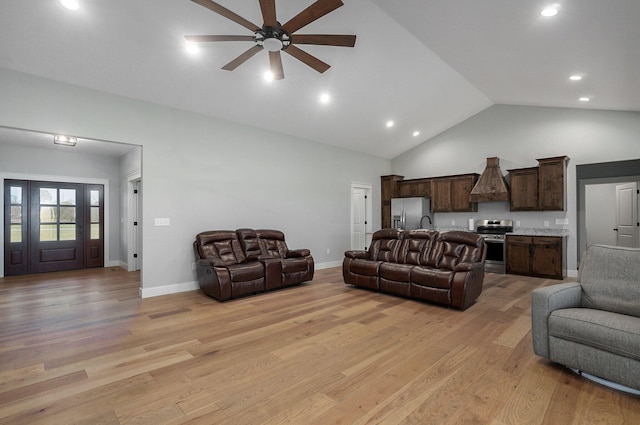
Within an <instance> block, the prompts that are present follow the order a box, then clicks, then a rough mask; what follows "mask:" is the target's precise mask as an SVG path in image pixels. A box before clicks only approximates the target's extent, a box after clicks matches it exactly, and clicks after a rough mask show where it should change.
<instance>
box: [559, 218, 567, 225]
mask: <svg viewBox="0 0 640 425" xmlns="http://www.w3.org/2000/svg"><path fill="white" fill-rule="evenodd" d="M556 224H561V225H566V224H569V219H568V218H556Z"/></svg>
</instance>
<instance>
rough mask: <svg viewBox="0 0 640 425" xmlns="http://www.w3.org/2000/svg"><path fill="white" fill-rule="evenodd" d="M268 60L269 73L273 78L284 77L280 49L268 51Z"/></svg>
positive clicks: (280, 78)
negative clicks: (269, 64) (269, 65)
mask: <svg viewBox="0 0 640 425" xmlns="http://www.w3.org/2000/svg"><path fill="white" fill-rule="evenodd" d="M269 62H270V63H271V74H272V75H273V79H274V80H282V79H283V78H284V68H283V67H282V56H280V51H279V50H278V51H277V52H269Z"/></svg>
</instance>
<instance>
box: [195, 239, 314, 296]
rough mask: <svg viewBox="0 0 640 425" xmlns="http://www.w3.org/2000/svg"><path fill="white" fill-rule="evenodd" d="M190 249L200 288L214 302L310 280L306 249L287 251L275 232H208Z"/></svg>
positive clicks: (311, 270)
mask: <svg viewBox="0 0 640 425" xmlns="http://www.w3.org/2000/svg"><path fill="white" fill-rule="evenodd" d="M193 249H194V253H195V257H196V273H197V276H198V283H199V284H200V288H201V289H202V291H203V292H204V293H205V294H207V295H209V296H210V297H213V298H215V299H216V300H218V301H225V300H228V299H232V298H238V297H241V296H243V295H249V294H255V293H258V292H264V291H268V290H272V289H277V288H283V287H287V286H293V285H297V284H299V283H302V282H306V281H309V280H311V279H313V272H314V262H313V257H312V256H311V253H310V252H309V250H308V249H298V250H289V249H288V248H287V244H286V242H285V240H284V233H282V232H281V231H279V230H253V229H238V230H236V231H233V230H210V231H206V232H201V233H198V235H196V240H195V241H194V243H193Z"/></svg>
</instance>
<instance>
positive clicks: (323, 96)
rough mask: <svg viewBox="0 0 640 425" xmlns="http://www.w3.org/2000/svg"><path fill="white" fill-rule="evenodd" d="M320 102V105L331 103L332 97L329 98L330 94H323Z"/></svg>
mask: <svg viewBox="0 0 640 425" xmlns="http://www.w3.org/2000/svg"><path fill="white" fill-rule="evenodd" d="M318 100H319V101H320V103H329V102H330V101H331V96H329V93H322V94H321V95H320V97H319V98H318Z"/></svg>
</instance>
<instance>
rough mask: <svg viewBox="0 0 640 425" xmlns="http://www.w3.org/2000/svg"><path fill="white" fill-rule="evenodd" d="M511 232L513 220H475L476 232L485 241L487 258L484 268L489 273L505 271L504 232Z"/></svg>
mask: <svg viewBox="0 0 640 425" xmlns="http://www.w3.org/2000/svg"><path fill="white" fill-rule="evenodd" d="M511 232H513V220H476V233H478V234H479V235H481V236H482V237H483V238H484V241H485V242H486V243H487V260H486V261H485V263H484V270H485V271H486V272H489V273H502V274H504V273H505V269H506V267H505V265H506V259H507V258H506V257H507V256H506V246H505V234H507V233H511Z"/></svg>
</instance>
